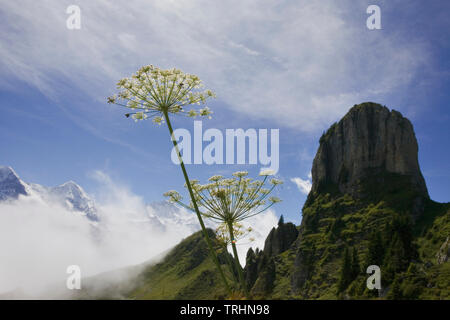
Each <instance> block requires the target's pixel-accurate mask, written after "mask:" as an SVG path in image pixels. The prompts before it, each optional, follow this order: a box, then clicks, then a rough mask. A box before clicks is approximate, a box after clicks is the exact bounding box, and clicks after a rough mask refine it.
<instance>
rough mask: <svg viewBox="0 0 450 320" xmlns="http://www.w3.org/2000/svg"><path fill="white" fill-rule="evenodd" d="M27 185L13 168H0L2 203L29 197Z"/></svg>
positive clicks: (0, 196) (0, 195)
mask: <svg viewBox="0 0 450 320" xmlns="http://www.w3.org/2000/svg"><path fill="white" fill-rule="evenodd" d="M27 194H28V193H27V188H26V185H25V183H23V182H22V180H20V178H19V176H18V175H17V174H16V172H15V171H14V170H13V169H12V168H11V167H4V166H0V201H1V200H6V199H17V198H18V197H19V195H27Z"/></svg>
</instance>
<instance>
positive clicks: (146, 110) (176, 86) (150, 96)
mask: <svg viewBox="0 0 450 320" xmlns="http://www.w3.org/2000/svg"><path fill="white" fill-rule="evenodd" d="M201 88H203V84H202V81H201V80H200V79H199V77H197V76H196V75H193V74H187V73H184V72H182V71H181V70H179V69H175V68H173V69H167V70H164V69H160V68H157V67H154V66H152V65H148V66H144V67H142V68H140V69H139V70H138V71H137V72H136V73H135V74H134V75H132V76H131V77H130V78H123V79H121V80H120V81H119V82H118V83H117V89H118V90H119V93H118V94H116V95H113V96H111V97H108V103H112V104H117V105H120V106H123V107H127V108H129V109H132V110H135V111H134V112H132V113H127V114H126V116H127V117H130V116H131V117H132V118H133V119H135V120H136V121H139V120H145V119H147V118H149V117H151V118H153V122H154V123H156V124H161V123H163V122H164V115H165V114H169V113H172V114H184V115H186V116H189V117H196V116H205V117H208V118H211V114H212V111H211V110H210V109H209V108H208V107H207V106H206V105H205V104H206V100H207V99H208V98H214V97H215V94H214V93H213V92H212V91H211V90H204V91H200V89H201ZM195 104H197V105H204V107H203V108H200V109H198V110H197V109H195V108H192V109H190V110H189V111H187V110H185V109H184V107H185V106H188V105H195Z"/></svg>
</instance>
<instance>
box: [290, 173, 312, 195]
mask: <svg viewBox="0 0 450 320" xmlns="http://www.w3.org/2000/svg"><path fill="white" fill-rule="evenodd" d="M291 181H292V182H293V183H295V184H296V185H297V188H298V189H299V190H300V192H301V193H303V194H306V195H307V194H308V193H309V192H310V191H311V187H312V182H311V176H310V175H308V179H306V180H303V179H302V178H299V177H296V178H291Z"/></svg>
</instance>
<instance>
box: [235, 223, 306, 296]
mask: <svg viewBox="0 0 450 320" xmlns="http://www.w3.org/2000/svg"><path fill="white" fill-rule="evenodd" d="M297 236H298V230H297V228H296V227H295V225H294V224H293V223H290V222H288V223H284V221H283V218H280V221H279V222H278V227H277V228H273V229H272V230H271V231H270V233H269V235H268V236H267V238H266V241H265V243H264V250H261V251H260V250H258V249H256V252H255V251H253V249H252V248H250V249H249V250H248V252H247V257H246V264H245V268H244V276H245V280H246V283H247V285H248V288H249V289H251V292H252V294H254V295H256V296H258V295H263V294H265V293H268V292H270V291H271V290H272V288H273V283H274V281H275V272H276V266H275V262H274V257H275V256H277V255H279V254H280V253H283V252H284V251H286V250H288V249H289V248H290V247H291V245H292V243H293V242H294V241H295V240H296V239H297Z"/></svg>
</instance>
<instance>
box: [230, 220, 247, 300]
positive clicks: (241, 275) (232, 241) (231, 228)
mask: <svg viewBox="0 0 450 320" xmlns="http://www.w3.org/2000/svg"><path fill="white" fill-rule="evenodd" d="M228 231H229V233H230V240H231V247H232V248H233V255H234V260H235V263H236V268H237V270H238V274H239V280H240V281H241V287H242V291H244V294H245V296H246V297H248V290H247V285H246V283H245V279H244V273H243V272H242V267H241V264H240V263H239V256H238V253H237V249H236V244H235V243H234V233H233V224H232V223H228Z"/></svg>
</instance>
